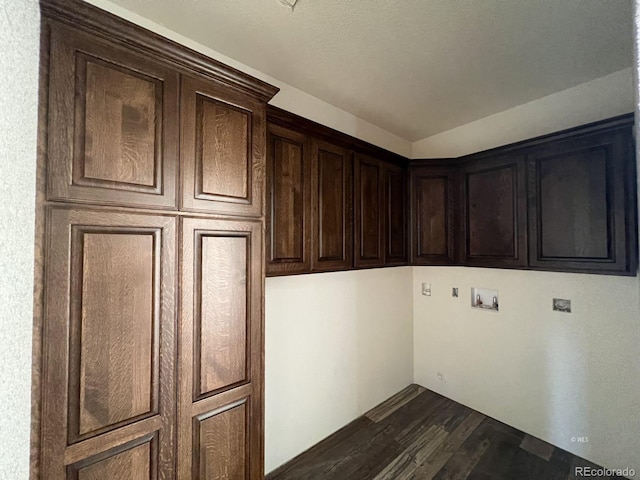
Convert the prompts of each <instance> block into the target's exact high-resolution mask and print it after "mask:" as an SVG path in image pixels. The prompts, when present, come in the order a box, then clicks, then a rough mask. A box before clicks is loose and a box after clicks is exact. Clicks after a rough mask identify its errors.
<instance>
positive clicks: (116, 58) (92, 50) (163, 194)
mask: <svg viewBox="0 0 640 480" xmlns="http://www.w3.org/2000/svg"><path fill="white" fill-rule="evenodd" d="M50 41H51V50H50V52H51V54H50V62H49V90H48V93H49V98H48V129H49V131H48V148H47V152H48V172H47V173H48V175H47V179H48V180H47V199H48V200H72V201H77V202H92V203H100V204H107V205H112V204H113V205H129V206H146V207H158V208H168V209H174V208H175V207H176V167H177V164H178V113H177V112H178V88H179V81H178V73H177V72H176V71H175V70H172V69H170V68H169V67H167V66H165V65H164V64H163V63H161V62H159V61H154V60H152V59H150V58H148V57H145V56H142V55H138V54H136V53H134V52H133V51H131V50H125V49H123V48H121V47H119V46H117V45H115V44H113V43H110V42H108V41H106V40H99V39H98V37H94V36H90V35H88V34H85V33H82V32H79V31H77V30H72V29H67V28H66V27H63V26H61V25H55V28H52V30H51V39H50Z"/></svg>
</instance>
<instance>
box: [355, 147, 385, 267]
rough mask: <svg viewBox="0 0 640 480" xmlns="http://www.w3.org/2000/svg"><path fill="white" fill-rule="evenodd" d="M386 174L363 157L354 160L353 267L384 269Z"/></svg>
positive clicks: (370, 160) (357, 155) (359, 156)
mask: <svg viewBox="0 0 640 480" xmlns="http://www.w3.org/2000/svg"><path fill="white" fill-rule="evenodd" d="M383 186H384V172H383V170H382V163H381V162H380V161H379V160H377V159H375V158H371V157H368V156H366V155H363V154H356V155H355V156H354V199H355V202H354V204H355V205H354V207H355V212H354V217H355V218H354V220H355V221H354V226H355V239H354V247H355V248H354V265H355V267H356V268H360V267H381V266H383V265H384V248H385V247H384V220H385V218H384V217H385V215H384V212H385V209H384V208H383V201H384V199H383V195H384V189H383Z"/></svg>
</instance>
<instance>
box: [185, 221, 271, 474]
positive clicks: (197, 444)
mask: <svg viewBox="0 0 640 480" xmlns="http://www.w3.org/2000/svg"><path fill="white" fill-rule="evenodd" d="M181 251H182V271H181V273H180V278H181V298H182V301H181V311H180V334H179V352H180V354H179V359H180V361H179V363H178V385H179V387H178V472H179V474H178V478H179V479H180V480H186V479H190V480H191V479H193V480H196V479H205V478H206V479H220V480H222V479H242V480H245V479H246V480H254V479H255V480H257V479H262V478H263V476H264V472H263V465H262V463H263V426H262V425H263V420H262V417H263V413H262V412H263V406H262V405H263V362H262V351H263V321H262V318H263V306H262V299H263V292H262V285H263V278H264V274H263V267H262V259H263V255H262V223H261V222H259V221H254V222H252V221H231V220H209V219H196V218H183V219H182V233H181Z"/></svg>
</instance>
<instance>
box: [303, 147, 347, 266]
mask: <svg viewBox="0 0 640 480" xmlns="http://www.w3.org/2000/svg"><path fill="white" fill-rule="evenodd" d="M311 185H312V188H311V207H312V212H311V216H312V219H313V224H312V225H313V231H312V236H311V245H312V246H311V248H312V251H313V254H312V256H311V269H312V270H313V271H323V270H346V269H349V268H351V267H352V266H353V201H352V199H353V159H352V155H351V152H349V151H348V150H346V149H344V148H342V147H339V146H336V145H333V144H331V143H328V142H323V141H319V140H313V141H312V167H311Z"/></svg>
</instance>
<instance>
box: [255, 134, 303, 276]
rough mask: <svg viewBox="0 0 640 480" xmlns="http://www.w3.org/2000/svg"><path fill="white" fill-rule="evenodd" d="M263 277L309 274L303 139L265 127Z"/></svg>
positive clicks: (296, 135) (300, 135) (298, 135)
mask: <svg viewBox="0 0 640 480" xmlns="http://www.w3.org/2000/svg"><path fill="white" fill-rule="evenodd" d="M266 227H267V273H268V274H286V273H299V272H306V271H310V270H311V151H310V144H309V141H308V138H307V136H306V135H304V134H302V133H299V132H295V131H293V130H289V129H286V128H283V127H279V126H277V125H269V131H268V136H267V225H266Z"/></svg>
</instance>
